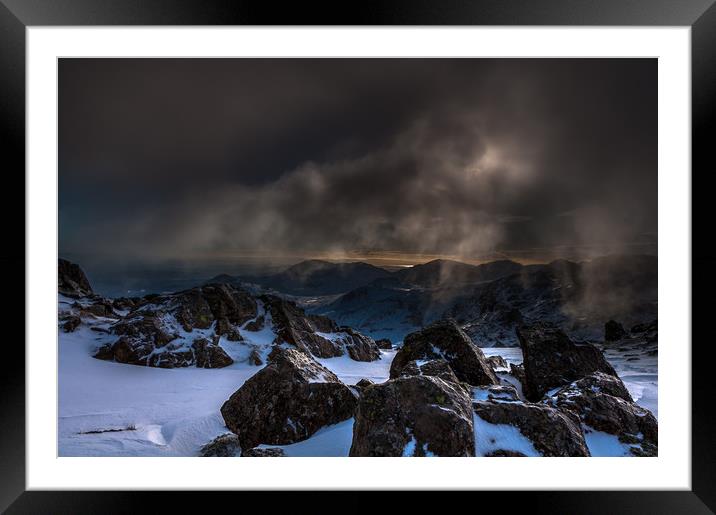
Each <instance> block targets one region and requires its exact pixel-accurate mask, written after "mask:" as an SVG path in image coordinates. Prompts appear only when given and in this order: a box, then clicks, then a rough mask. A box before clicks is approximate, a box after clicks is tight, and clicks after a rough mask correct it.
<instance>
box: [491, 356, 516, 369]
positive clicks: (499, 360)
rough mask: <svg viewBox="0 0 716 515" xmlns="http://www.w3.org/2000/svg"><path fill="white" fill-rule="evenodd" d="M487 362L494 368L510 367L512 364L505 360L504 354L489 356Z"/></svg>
mask: <svg viewBox="0 0 716 515" xmlns="http://www.w3.org/2000/svg"><path fill="white" fill-rule="evenodd" d="M487 362H488V363H489V364H490V366H491V367H492V370H497V369H498V368H499V369H508V368H510V366H509V365H508V364H507V361H505V358H503V357H502V356H489V357H488V358H487Z"/></svg>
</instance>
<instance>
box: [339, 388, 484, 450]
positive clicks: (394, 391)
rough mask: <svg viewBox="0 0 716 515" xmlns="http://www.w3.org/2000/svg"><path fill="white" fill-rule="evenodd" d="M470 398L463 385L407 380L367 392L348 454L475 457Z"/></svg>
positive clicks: (362, 401) (367, 390)
mask: <svg viewBox="0 0 716 515" xmlns="http://www.w3.org/2000/svg"><path fill="white" fill-rule="evenodd" d="M474 454H475V440H474V433H473V419H472V410H471V405H470V396H469V393H468V391H467V388H466V387H464V386H463V385H461V384H457V383H452V382H447V381H443V380H442V379H440V378H437V377H430V376H411V377H401V378H398V379H392V380H389V381H387V382H385V383H382V384H376V385H373V386H371V387H370V388H367V389H366V390H365V391H364V392H363V395H362V396H361V399H360V403H359V404H358V410H357V411H356V416H355V425H354V427H353V441H352V445H351V449H350V456H474Z"/></svg>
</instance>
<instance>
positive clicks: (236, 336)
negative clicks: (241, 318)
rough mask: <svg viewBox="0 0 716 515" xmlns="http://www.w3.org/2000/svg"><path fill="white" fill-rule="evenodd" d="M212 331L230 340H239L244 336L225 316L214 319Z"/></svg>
mask: <svg viewBox="0 0 716 515" xmlns="http://www.w3.org/2000/svg"><path fill="white" fill-rule="evenodd" d="M214 332H215V333H216V334H218V335H221V336H225V337H226V339H227V340H229V341H230V342H240V341H242V340H243V339H244V338H243V336H241V333H240V332H239V331H238V330H237V329H236V328H235V327H234V326H233V325H232V324H231V322H229V320H228V319H227V318H226V317H222V318H219V319H217V320H216V326H215V328H214Z"/></svg>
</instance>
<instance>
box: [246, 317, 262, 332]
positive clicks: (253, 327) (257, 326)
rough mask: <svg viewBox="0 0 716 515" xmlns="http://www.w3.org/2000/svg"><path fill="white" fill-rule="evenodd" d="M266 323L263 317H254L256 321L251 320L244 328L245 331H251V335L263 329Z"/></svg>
mask: <svg viewBox="0 0 716 515" xmlns="http://www.w3.org/2000/svg"><path fill="white" fill-rule="evenodd" d="M265 322H266V320H265V318H264V316H263V315H261V316H259V317H256V320H252V321H251V322H248V323H247V324H246V325H245V326H244V330H245V331H251V332H252V333H256V332H258V331H260V330H261V329H263V328H264V323H265Z"/></svg>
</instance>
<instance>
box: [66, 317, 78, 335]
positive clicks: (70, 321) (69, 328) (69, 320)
mask: <svg viewBox="0 0 716 515" xmlns="http://www.w3.org/2000/svg"><path fill="white" fill-rule="evenodd" d="M81 323H82V320H81V319H80V317H78V316H77V315H69V316H67V317H66V318H65V319H64V322H63V323H62V330H63V331H64V332H66V333H71V332H73V331H74V330H75V329H77V328H78V327H79V326H80V324H81Z"/></svg>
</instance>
